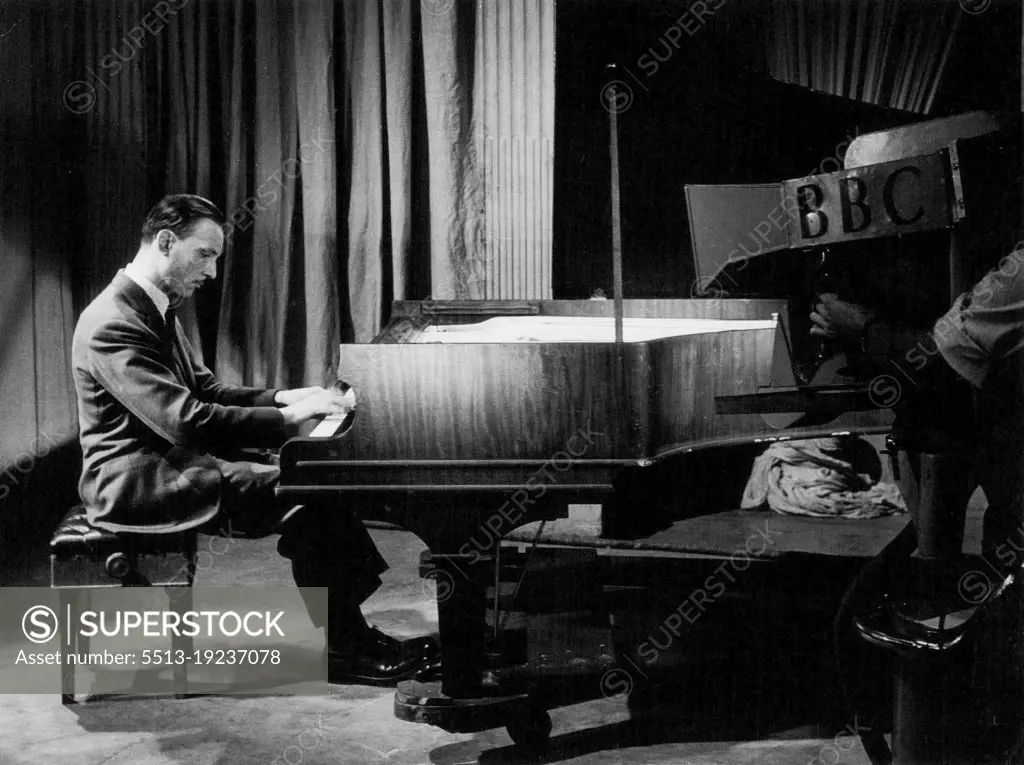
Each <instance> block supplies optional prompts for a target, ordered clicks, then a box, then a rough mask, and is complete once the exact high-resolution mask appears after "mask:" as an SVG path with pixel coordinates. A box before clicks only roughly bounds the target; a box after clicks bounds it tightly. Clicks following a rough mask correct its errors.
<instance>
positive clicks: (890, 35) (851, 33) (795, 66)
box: [766, 0, 984, 114]
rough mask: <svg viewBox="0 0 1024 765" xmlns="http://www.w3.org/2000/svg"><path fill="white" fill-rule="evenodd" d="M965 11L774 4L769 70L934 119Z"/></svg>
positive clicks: (909, 1)
mask: <svg viewBox="0 0 1024 765" xmlns="http://www.w3.org/2000/svg"><path fill="white" fill-rule="evenodd" d="M975 5H977V6H978V7H984V5H983V4H975ZM961 6H964V7H972V6H971V4H966V5H965V4H964V3H960V4H957V3H953V2H947V3H937V2H925V1H924V0H892V1H891V2H885V3H881V2H872V0H835V2H803V1H802V0H772V11H773V13H772V19H771V22H770V23H769V24H767V25H766V31H767V33H768V64H769V71H770V73H771V76H772V77H774V78H776V79H778V80H781V81H782V82H788V83H791V84H793V85H802V86H804V87H807V88H811V89H813V90H817V91H820V92H822V93H829V94H831V95H834V96H844V97H846V98H851V99H854V100H857V101H863V102H864V103H868V104H876V105H879V106H887V107H890V108H893V109H901V110H903V111H908V112H915V113H918V114H929V113H930V112H931V109H932V105H933V102H934V100H935V96H936V93H937V92H938V89H939V86H940V84H941V82H942V77H943V74H944V72H945V69H946V65H947V63H948V61H949V57H950V51H951V50H952V48H953V42H954V39H955V37H956V33H957V29H958V27H959V24H960V21H961V18H962V16H963V13H964V11H963V10H962V8H961Z"/></svg>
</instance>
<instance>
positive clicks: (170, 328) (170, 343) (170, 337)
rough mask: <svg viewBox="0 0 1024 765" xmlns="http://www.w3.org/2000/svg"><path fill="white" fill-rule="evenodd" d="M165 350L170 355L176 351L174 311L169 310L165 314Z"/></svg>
mask: <svg viewBox="0 0 1024 765" xmlns="http://www.w3.org/2000/svg"><path fill="white" fill-rule="evenodd" d="M163 340H164V348H165V349H166V350H167V352H168V353H169V354H172V355H173V351H174V309H173V308H168V309H167V313H166V314H164V336H163Z"/></svg>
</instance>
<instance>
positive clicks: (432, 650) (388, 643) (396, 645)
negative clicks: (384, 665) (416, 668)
mask: <svg viewBox="0 0 1024 765" xmlns="http://www.w3.org/2000/svg"><path fill="white" fill-rule="evenodd" d="M360 642H361V643H362V644H363V645H367V644H368V645H370V646H372V648H371V650H374V651H380V652H381V653H387V652H391V654H392V655H394V656H433V657H435V658H437V657H440V656H441V646H440V645H438V643H437V640H436V639H434V638H433V637H430V636H429V635H424V636H423V637H414V638H406V639H404V640H403V639H401V638H396V637H392V636H391V635H388V634H387V633H386V632H382V631H381V630H379V629H378V628H377V627H370V628H369V629H368V630H367V632H366V634H365V635H364V636H363V637H362V639H361V641H360Z"/></svg>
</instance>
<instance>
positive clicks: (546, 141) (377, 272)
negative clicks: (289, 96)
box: [344, 0, 555, 342]
mask: <svg viewBox="0 0 1024 765" xmlns="http://www.w3.org/2000/svg"><path fill="white" fill-rule="evenodd" d="M554 6H555V4H554V3H553V2H550V0H504V1H503V2H500V3H494V2H488V0H477V2H470V1H469V0H465V1H459V2H457V1H456V0H422V2H421V3H420V7H419V8H416V6H415V5H414V4H411V3H408V2H403V0H384V2H381V3H377V2H368V3H348V4H346V5H345V6H344V10H345V19H346V23H345V30H346V36H347V37H346V48H347V51H348V55H349V59H348V63H349V65H348V66H347V67H345V72H346V73H347V78H348V82H347V83H346V91H347V92H348V93H349V94H350V95H349V98H350V99H351V109H350V110H349V113H350V114H351V115H352V126H351V130H352V146H353V157H352V173H353V181H352V193H351V197H350V199H351V201H350V206H349V209H348V232H349V243H348V253H349V265H348V285H349V300H350V302H351V305H352V312H351V315H352V318H353V321H354V327H353V334H354V337H355V339H356V340H357V341H361V342H365V341H367V340H369V339H371V338H372V337H373V336H374V335H375V334H376V332H377V331H378V330H379V329H380V320H381V317H382V309H383V307H384V306H385V305H386V304H387V303H389V302H390V301H391V300H392V299H399V298H404V297H425V296H426V295H416V294H413V293H412V292H411V291H410V283H411V281H412V280H413V274H414V273H415V271H416V266H415V265H414V264H412V263H410V259H411V258H415V257H417V256H426V255H427V253H429V273H430V281H429V285H430V286H429V289H428V291H429V293H430V295H431V296H432V297H433V298H434V299H437V300H451V299H479V298H495V299H526V298H539V299H547V298H550V297H551V292H552V286H551V257H552V255H551V211H552V183H553V163H552V158H553V148H552V147H553V135H554V73H555V61H554V22H555V18H554V13H555V12H554ZM424 136H425V141H424ZM420 155H425V156H426V158H427V159H426V162H425V163H422V164H421V163H419V162H418V160H417V157H418V156H420ZM417 173H420V174H422V175H423V176H425V178H426V180H427V183H426V187H425V188H424V187H423V186H422V185H420V184H419V183H418V182H417V178H416V175H417ZM418 195H425V197H426V203H427V205H428V207H429V213H428V218H427V220H426V221H424V220H422V219H421V218H420V217H418V216H417V215H415V214H414V213H415V210H417V209H419V206H420V205H422V204H423V200H422V199H418V198H417V197H418ZM424 224H426V225H424Z"/></svg>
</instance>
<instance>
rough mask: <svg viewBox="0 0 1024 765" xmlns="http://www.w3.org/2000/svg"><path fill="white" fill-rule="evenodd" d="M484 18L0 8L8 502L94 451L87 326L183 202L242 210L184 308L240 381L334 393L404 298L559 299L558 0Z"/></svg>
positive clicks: (442, 5)
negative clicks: (555, 240)
mask: <svg viewBox="0 0 1024 765" xmlns="http://www.w3.org/2000/svg"><path fill="white" fill-rule="evenodd" d="M480 7H481V6H480V4H479V3H477V2H474V1H473V0H423V2H407V1H406V0H351V1H350V2H344V3H336V2H333V1H332V0H216V1H214V0H211V1H210V2H199V1H198V0H166V1H165V2H142V1H141V0H95V1H90V2H58V1H57V0H54V2H38V3H0V31H2V32H3V45H0V51H2V54H0V55H2V56H3V69H2V72H3V78H4V87H3V88H2V91H3V92H2V95H0V99H2V103H0V106H2V108H0V126H2V129H3V135H2V141H0V184H2V188H3V197H2V199H0V223H2V225H0V237H2V239H0V244H2V250H0V258H2V262H0V268H2V270H3V274H4V277H5V278H4V279H0V321H2V326H0V330H2V331H0V393H2V395H0V428H2V433H3V435H2V438H0V469H6V468H7V467H8V466H10V465H12V464H15V463H17V464H21V465H23V466H25V467H26V473H25V474H22V473H12V474H11V476H12V477H11V478H10V479H0V493H2V494H3V495H4V497H0V502H2V500H3V499H4V498H6V496H7V495H8V494H13V493H16V492H18V491H21V490H22V489H24V488H25V487H26V486H27V485H28V483H29V479H28V475H29V474H30V473H32V472H33V470H30V469H28V468H29V461H30V459H34V458H35V455H37V454H41V453H43V452H46V451H47V450H48V449H49V446H48V442H47V441H46V440H45V439H44V440H43V441H42V443H43V446H39V443H40V437H41V436H45V437H49V438H50V439H51V440H53V439H55V440H56V442H57V443H67V444H69V445H70V446H71V447H75V446H76V444H75V441H76V435H77V434H76V432H75V431H76V422H77V417H76V412H75V404H74V391H73V386H72V383H71V376H70V369H69V349H70V343H71V335H72V332H73V329H74V324H75V319H76V317H77V314H78V312H80V311H81V310H82V308H84V306H85V305H86V304H87V303H88V302H89V301H91V300H92V299H93V298H94V297H95V296H96V295H97V294H98V293H99V292H100V291H101V290H102V289H103V288H104V287H105V286H106V285H107V284H108V283H109V281H110V279H111V278H112V276H113V274H114V273H115V271H116V270H117V269H118V268H120V267H122V266H123V265H124V264H126V263H127V262H128V261H129V260H130V259H131V258H132V256H133V254H134V252H135V250H136V248H137V246H138V230H139V227H140V225H141V221H142V219H143V217H144V215H145V213H146V211H147V210H148V209H149V208H150V207H151V206H152V205H153V203H154V202H156V201H157V200H158V199H159V198H160V197H161V196H163V195H164V194H166V193H171V192H193V193H197V194H201V195H203V196H207V197H209V198H211V199H212V200H214V201H215V202H216V203H218V204H219V205H220V206H221V207H222V209H223V210H224V211H225V213H226V214H227V215H228V217H229V225H228V226H227V246H226V252H225V256H224V258H223V260H222V266H221V269H220V271H221V273H220V278H219V279H218V280H217V281H216V282H215V283H214V284H212V285H210V286H208V287H207V288H206V290H205V291H204V292H201V293H200V294H199V295H197V296H196V299H195V300H194V301H191V304H190V305H188V306H187V307H186V309H185V310H184V311H183V312H182V313H181V314H179V315H180V316H181V318H182V320H183V322H184V323H185V326H186V330H187V331H188V332H189V333H190V334H191V335H192V339H193V340H194V341H195V342H194V345H195V346H196V347H197V348H198V349H200V350H201V352H202V353H203V355H204V356H205V361H206V362H207V364H209V365H211V366H212V367H213V368H214V369H215V371H216V372H217V374H218V376H219V377H221V378H222V379H224V380H225V381H227V382H238V383H244V384H252V385H267V386H280V387H288V386H298V385H307V384H328V383H330V382H332V381H333V379H334V376H335V370H336V368H337V362H338V355H339V344H340V343H341V342H344V341H352V340H357V341H364V342H365V341H369V340H370V339H372V338H373V336H374V335H375V334H376V333H377V332H378V331H379V329H380V327H381V326H382V323H383V322H384V321H385V320H386V318H387V312H388V310H389V308H390V304H391V301H392V300H395V299H401V298H417V299H422V298H426V297H428V296H433V297H434V298H436V299H446V298H447V299H450V298H460V297H463V298H472V297H486V296H488V295H491V296H497V295H498V292H497V291H498V290H500V294H501V296H505V297H550V259H551V242H550V235H549V234H548V233H546V232H549V231H550V221H551V172H552V170H551V168H552V161H551V152H552V141H551V135H552V132H553V127H552V126H553V120H554V109H553V98H554V88H553V79H554V44H553V43H554V30H553V26H554V10H553V8H554V4H553V3H551V2H548V0H509V2H507V3H502V4H501V6H500V8H501V12H500V13H495V12H493V9H492V8H491V7H490V6H489V5H488V6H487V7H485V8H484V9H483V11H481V10H480ZM505 84H511V85H514V87H506V86H505ZM506 146H507V147H512V148H510V150H509V151H497V150H495V151H493V152H492V154H491V155H486V154H485V151H486V150H487V149H491V148H493V147H506ZM492 219H493V220H494V221H497V223H491V220H492ZM508 242H515V243H527V245H526V246H525V247H524V248H520V247H518V245H517V247H516V248H512V247H510V246H509V247H506V246H505V244H506V243H508ZM481 252H483V253H485V254H484V255H483V256H481V255H480V254H479V253H481ZM505 263H508V264H509V267H508V268H507V269H506V268H505V265H504V264H505ZM544 274H547V277H546V281H545V278H544ZM510 275H511V276H510ZM538 275H539V276H538ZM509 285H512V286H511V287H510V286H509ZM72 451H74V449H72ZM19 460H20V462H19ZM33 465H34V463H33ZM76 469H77V468H76V467H75V465H73V464H71V466H70V467H69V468H68V470H67V475H66V476H64V477H63V478H62V479H61V481H60V484H61V486H63V488H64V492H63V494H61V496H60V498H59V499H57V500H55V501H54V502H53V503H49V504H52V505H53V507H50V508H49V509H48V510H47V512H48V513H50V515H54V514H59V513H60V512H61V511H62V510H63V509H64V508H66V505H67V502H69V501H71V500H72V499H73V496H74V480H73V479H74V477H75V476H74V473H75V471H76ZM35 475H36V476H39V475H41V473H38V472H37V473H35ZM4 480H6V482H4ZM12 481H13V483H12ZM30 504H31V503H30ZM13 507H14V506H13V505H12V504H11V503H10V502H8V503H6V504H3V505H0V535H5V534H6V533H7V532H6V531H5V530H4V528H3V523H4V521H5V520H7V519H9V517H10V515H11V514H12V513H13V512H14V511H13V510H12V508H13ZM21 512H22V510H20V509H19V510H18V511H17V513H18V514H20V513H21ZM39 526H40V527H41V528H52V524H51V523H50V522H49V521H44V522H42V523H41V524H39Z"/></svg>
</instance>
